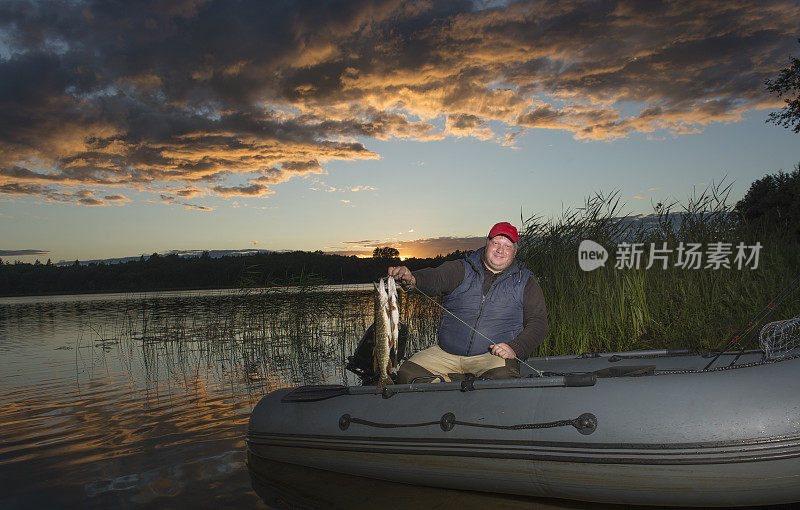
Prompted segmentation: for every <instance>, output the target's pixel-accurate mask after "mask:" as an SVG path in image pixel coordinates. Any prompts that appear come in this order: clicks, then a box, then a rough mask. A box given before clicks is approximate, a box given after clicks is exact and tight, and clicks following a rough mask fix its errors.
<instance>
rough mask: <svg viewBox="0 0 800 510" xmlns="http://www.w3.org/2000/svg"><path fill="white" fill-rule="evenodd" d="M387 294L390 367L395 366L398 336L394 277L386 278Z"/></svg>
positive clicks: (398, 310)
mask: <svg viewBox="0 0 800 510" xmlns="http://www.w3.org/2000/svg"><path fill="white" fill-rule="evenodd" d="M386 287H387V290H388V292H387V293H388V294H389V311H388V313H389V347H390V348H391V353H392V369H393V370H394V369H395V368H397V341H398V339H399V338H400V307H399V306H398V304H397V285H396V284H395V281H394V277H392V276H390V277H388V278H387V279H386Z"/></svg>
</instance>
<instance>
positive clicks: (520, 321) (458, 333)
mask: <svg viewBox="0 0 800 510" xmlns="http://www.w3.org/2000/svg"><path fill="white" fill-rule="evenodd" d="M517 241H518V235H517V229H516V228H514V226H512V225H511V224H510V223H507V222H501V223H497V224H496V225H494V226H493V227H492V228H491V230H490V231H489V236H488V237H487V239H486V246H484V247H483V248H480V249H479V250H476V251H474V252H473V253H472V254H470V255H469V256H468V257H467V258H466V259H463V260H452V261H448V262H445V263H444V264H442V265H440V266H439V267H436V268H426V269H421V270H419V271H414V272H413V273H412V272H411V271H409V269H408V268H407V267H405V266H399V267H390V268H389V275H391V276H394V277H395V279H396V280H397V281H398V282H399V283H400V284H401V285H402V286H403V287H404V288H406V289H412V288H415V287H416V288H417V289H419V290H420V291H421V292H424V293H425V294H427V295H429V296H430V295H442V296H443V297H442V304H443V305H444V307H445V308H446V309H447V310H450V311H451V312H452V313H453V315H455V317H454V316H453V315H451V314H449V313H447V312H445V311H443V312H442V318H441V322H440V323H439V332H438V341H439V342H438V345H435V346H433V347H431V348H429V349H425V350H423V351H420V352H418V353H416V354H414V355H413V356H412V357H411V358H410V359H408V360H407V361H406V362H405V363H403V364H402V365H401V366H400V370H399V371H398V373H397V378H398V382H400V383H408V382H410V381H411V380H412V379H414V378H415V377H420V376H433V375H441V376H442V377H443V378H444V379H445V380H448V381H449V380H452V379H453V378H454V377H455V378H457V379H458V378H460V377H463V374H465V373H471V374H474V375H475V376H483V377H486V378H489V379H505V378H512V377H519V360H520V359H523V360H524V359H525V358H527V357H528V356H529V355H530V354H531V352H533V349H535V348H536V347H537V346H538V345H539V344H540V343H542V340H544V337H545V335H547V310H546V307H545V303H544V295H543V294H542V289H541V287H539V282H538V281H537V280H536V278H535V277H534V276H533V274H532V273H531V272H530V271H529V270H528V269H526V268H525V266H524V265H523V264H522V263H521V262H519V261H517V260H516V259H515V258H514V257H515V255H516V253H517ZM456 317H457V318H456ZM462 321H463V322H462ZM467 325H469V326H467ZM476 330H477V331H478V332H479V333H476ZM489 339H491V341H490V340H489ZM493 342H494V343H493ZM428 380H430V379H428Z"/></svg>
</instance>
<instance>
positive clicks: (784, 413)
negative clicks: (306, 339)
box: [247, 350, 800, 506]
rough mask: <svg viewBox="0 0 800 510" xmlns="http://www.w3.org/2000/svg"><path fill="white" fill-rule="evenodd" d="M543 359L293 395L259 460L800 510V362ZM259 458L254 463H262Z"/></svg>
mask: <svg viewBox="0 0 800 510" xmlns="http://www.w3.org/2000/svg"><path fill="white" fill-rule="evenodd" d="M710 361H711V358H710V357H707V356H703V355H697V354H690V353H688V352H686V351H674V350H673V351H666V350H664V351H636V352H621V353H603V354H589V355H575V356H560V357H542V358H530V359H529V360H528V361H527V363H528V364H529V365H531V366H533V367H535V368H536V369H538V370H540V371H543V372H544V375H542V376H533V374H532V373H531V372H530V371H528V372H527V373H526V371H525V370H524V368H525V367H523V374H522V375H523V377H522V378H520V379H508V380H479V379H469V380H465V381H461V382H445V383H442V382H440V383H434V384H431V383H429V382H415V383H413V384H407V385H394V386H389V387H387V388H385V389H384V391H383V392H382V393H378V394H376V393H375V391H376V388H375V386H349V387H348V386H306V387H301V388H295V389H284V390H278V391H275V392H272V393H270V394H269V395H267V396H265V397H264V398H263V399H262V400H261V401H260V402H259V403H258V405H257V406H256V407H255V409H254V410H253V413H252V416H251V418H250V424H249V430H248V435H247V448H248V455H249V456H255V457H259V458H263V459H268V460H273V461H279V462H286V463H292V464H299V465H304V466H309V467H314V468H321V469H326V470H331V471H336V472H341V473H348V474H353V475H360V476H365V477H371V478H378V479H384V480H391V481H396V482H404V483H410V484H421V485H429V486H437V487H446V488H456V489H469V490H480V491H489V492H499V493H509V494H520V495H530V496H542V497H556V498H567V499H574V500H583V501H592V502H603V503H623V504H644V505H670V506H739V505H766V504H778V503H789V502H797V501H800V350H794V351H790V352H786V353H783V354H782V356H781V357H780V358H779V359H768V358H767V357H766V356H765V354H764V352H762V351H747V352H744V353H725V354H723V355H721V356H720V358H719V359H718V360H717V361H715V362H714V364H713V366H711V367H709V368H706V366H707V365H708V364H709V362H710ZM251 458H252V457H251Z"/></svg>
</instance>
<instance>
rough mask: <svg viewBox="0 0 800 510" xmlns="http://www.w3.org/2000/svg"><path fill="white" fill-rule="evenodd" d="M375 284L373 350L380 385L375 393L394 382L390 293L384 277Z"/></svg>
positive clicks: (373, 364) (373, 362)
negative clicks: (390, 374) (391, 359)
mask: <svg viewBox="0 0 800 510" xmlns="http://www.w3.org/2000/svg"><path fill="white" fill-rule="evenodd" d="M373 285H374V286H375V322H374V326H373V331H374V335H375V349H374V351H373V353H372V354H373V358H372V368H373V369H374V371H375V375H376V376H377V377H378V387H377V389H376V390H375V393H380V392H381V391H382V390H383V388H384V386H388V385H390V384H394V382H393V381H392V378H391V377H390V376H389V373H390V371H391V361H390V360H389V357H390V355H391V350H392V344H391V339H392V324H391V319H390V317H391V310H390V301H391V298H390V293H389V292H387V291H386V288H385V287H384V278H381V279H380V280H378V282H377V283H373ZM394 302H395V306H396V305H397V291H396V290H395V292H394Z"/></svg>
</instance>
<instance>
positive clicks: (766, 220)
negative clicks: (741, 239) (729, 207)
mask: <svg viewBox="0 0 800 510" xmlns="http://www.w3.org/2000/svg"><path fill="white" fill-rule="evenodd" d="M736 212H737V213H739V215H740V217H741V218H742V219H743V220H745V221H748V222H762V224H763V227H764V228H767V229H770V230H772V229H777V230H781V231H785V232H793V233H794V235H795V236H796V237H798V239H800V163H798V164H797V166H795V169H794V171H793V172H791V173H788V174H787V173H785V172H783V171H779V172H778V173H777V174H774V175H766V176H765V177H762V178H761V179H758V180H757V181H755V182H753V184H751V185H750V189H749V190H747V194H745V196H744V198H743V199H742V200H740V201H739V202H738V203H737V204H736Z"/></svg>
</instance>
